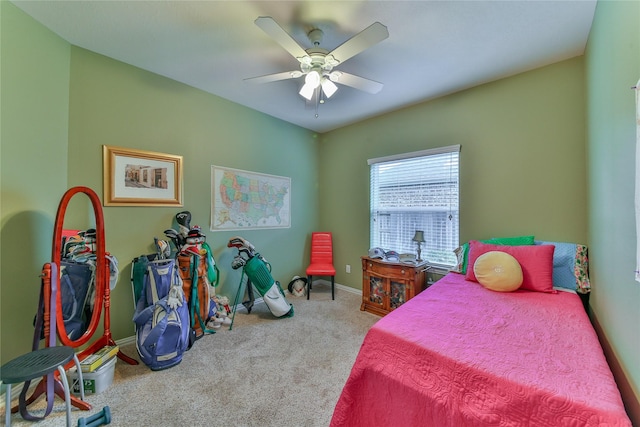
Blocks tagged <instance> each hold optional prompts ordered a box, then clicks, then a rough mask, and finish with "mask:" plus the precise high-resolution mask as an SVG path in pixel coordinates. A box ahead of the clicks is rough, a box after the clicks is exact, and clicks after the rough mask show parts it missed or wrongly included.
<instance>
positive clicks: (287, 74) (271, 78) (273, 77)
mask: <svg viewBox="0 0 640 427" xmlns="http://www.w3.org/2000/svg"><path fill="white" fill-rule="evenodd" d="M301 75H302V73H301V72H300V71H298V70H295V71H284V72H282V73H275V74H267V75H265V76H258V77H250V78H248V79H244V80H245V81H248V82H251V83H271V82H277V81H280V80H287V79H297V78H298V77H300V76H301Z"/></svg>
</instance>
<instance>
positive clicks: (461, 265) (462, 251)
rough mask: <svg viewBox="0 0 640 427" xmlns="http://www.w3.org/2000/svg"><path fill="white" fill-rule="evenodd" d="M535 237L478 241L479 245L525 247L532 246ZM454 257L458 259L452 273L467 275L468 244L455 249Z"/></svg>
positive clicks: (494, 238) (496, 238)
mask: <svg viewBox="0 0 640 427" xmlns="http://www.w3.org/2000/svg"><path fill="white" fill-rule="evenodd" d="M534 240H535V237H534V236H516V237H493V238H491V239H487V240H480V242H481V243H490V244H493V245H505V246H525V245H533V244H534ZM454 252H455V254H456V256H457V257H458V264H457V266H456V267H457V268H456V269H454V271H458V272H459V273H462V274H466V273H467V262H468V260H469V242H467V243H465V244H464V245H462V246H460V247H459V248H457V249H456V250H455V251H454Z"/></svg>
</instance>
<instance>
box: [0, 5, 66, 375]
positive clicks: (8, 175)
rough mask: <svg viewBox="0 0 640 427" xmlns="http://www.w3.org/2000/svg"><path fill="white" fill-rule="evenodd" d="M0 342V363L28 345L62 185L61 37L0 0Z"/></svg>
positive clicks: (63, 70)
mask: <svg viewBox="0 0 640 427" xmlns="http://www.w3.org/2000/svg"><path fill="white" fill-rule="evenodd" d="M0 38H1V41H0V53H1V55H0V57H1V66H0V67H1V68H0V73H1V75H2V80H1V86H0V92H1V96H0V111H1V112H2V115H1V118H0V120H1V126H0V129H1V131H0V141H1V145H0V162H1V167H0V171H1V175H0V183H1V184H0V185H1V195H0V200H1V202H0V217H1V220H0V221H1V222H0V227H1V229H0V254H1V255H0V263H1V266H2V268H1V272H0V281H1V282H0V283H1V286H2V287H1V288H0V307H1V308H0V331H1V335H0V342H1V343H2V344H1V346H0V347H1V350H2V352H1V359H0V361H2V363H4V362H5V361H7V360H9V358H10V357H12V356H16V355H18V354H21V353H25V352H27V351H29V350H30V349H31V338H32V337H33V326H31V324H32V323H31V322H32V320H33V316H34V315H35V313H36V309H37V306H38V296H39V292H40V279H39V277H38V276H39V275H40V272H41V270H42V266H43V264H44V263H45V262H47V261H48V260H49V259H50V258H51V234H52V230H53V221H54V219H55V214H56V210H57V207H58V202H59V200H60V196H61V195H62V192H63V191H64V190H65V189H66V187H67V139H68V137H67V123H68V119H69V57H70V47H69V44H68V43H67V42H65V41H63V40H62V39H60V38H59V37H58V36H56V35H55V34H53V33H52V32H50V31H49V30H47V29H45V28H44V27H43V26H42V25H40V24H38V23H36V22H35V21H34V20H33V19H32V18H30V17H29V16H27V15H26V14H24V13H23V12H22V11H21V10H19V9H18V8H16V7H15V6H14V5H13V4H11V3H9V2H7V1H1V2H0Z"/></svg>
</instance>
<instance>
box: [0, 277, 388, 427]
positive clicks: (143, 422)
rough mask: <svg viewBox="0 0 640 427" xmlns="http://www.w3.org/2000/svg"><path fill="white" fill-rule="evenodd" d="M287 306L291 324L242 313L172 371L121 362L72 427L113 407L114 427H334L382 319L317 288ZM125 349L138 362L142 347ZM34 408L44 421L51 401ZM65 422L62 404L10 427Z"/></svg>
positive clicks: (351, 296)
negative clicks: (359, 359)
mask: <svg viewBox="0 0 640 427" xmlns="http://www.w3.org/2000/svg"><path fill="white" fill-rule="evenodd" d="M287 299H288V301H289V302H290V303H292V304H293V306H294V310H295V314H294V316H293V317H291V318H286V319H277V318H275V317H273V315H272V314H271V313H270V312H269V310H268V309H267V307H266V306H265V305H264V304H258V305H256V306H254V308H253V309H252V311H251V314H247V312H246V311H243V310H238V312H237V313H236V317H235V322H234V325H233V329H232V330H228V328H223V329H220V330H219V331H218V332H217V333H216V334H213V335H209V336H205V337H204V338H202V339H201V340H199V341H197V342H196V343H195V345H194V347H193V348H192V349H191V350H189V351H188V352H186V353H185V355H184V357H183V360H182V363H180V364H179V365H177V366H175V367H173V368H170V369H167V370H164V371H156V372H154V371H151V370H150V369H149V368H147V367H146V366H145V365H143V364H140V365H137V366H131V365H127V364H125V363H124V362H122V361H120V360H118V362H117V363H116V367H115V375H114V382H113V384H112V385H111V386H110V387H109V388H108V389H107V390H105V391H103V392H102V393H99V394H96V395H89V396H87V398H86V400H87V401H88V402H89V403H90V404H91V405H92V406H93V409H92V410H91V411H80V410H78V409H76V408H73V410H72V417H73V424H72V425H73V426H77V425H78V419H79V418H81V417H89V416H90V415H92V414H94V413H96V412H98V411H99V410H101V409H102V408H103V407H104V406H106V405H108V406H109V408H110V410H111V415H112V421H111V424H110V425H113V426H185V427H186V426H207V427H210V426H220V427H234V426H263V427H264V426H287V427H288V426H291V427H300V426H305V427H307V426H321V427H324V426H328V425H329V421H330V420H331V416H332V414H333V409H334V407H335V404H336V402H337V400H338V397H339V395H340V391H341V390H342V387H343V386H344V383H345V381H346V379H347V377H348V375H349V372H350V370H351V367H352V365H353V362H354V361H355V357H356V355H357V353H358V350H359V349H360V345H361V344H362V340H363V339H364V335H365V334H366V331H367V330H368V329H369V328H370V327H371V326H372V325H373V324H374V323H375V322H376V321H377V320H378V319H379V317H378V316H375V315H372V314H369V313H366V312H362V311H360V302H361V297H360V296H359V295H358V294H355V293H352V292H347V291H344V290H341V289H336V299H335V301H332V300H331V289H330V287H329V286H326V285H324V284H315V285H314V288H313V291H312V292H311V299H310V300H309V301H307V300H306V297H294V296H291V295H288V296H287ZM132 329H133V324H132ZM122 350H123V351H124V352H125V353H126V354H127V355H129V356H132V357H136V358H137V356H138V355H137V352H136V349H135V344H129V345H125V346H123V347H122ZM12 394H13V395H14V396H17V395H18V394H19V389H16V390H14V391H13V393H12ZM3 398H4V396H3ZM14 402H16V401H15V400H14ZM32 407H33V409H34V410H33V412H35V413H36V414H37V413H38V408H41V409H40V413H41V411H42V408H44V399H42V398H41V400H40V401H38V402H36V403H34V405H32ZM65 419H66V417H65V409H64V403H63V402H62V400H61V399H56V404H55V406H54V410H53V413H52V414H50V415H49V416H48V417H47V418H46V419H45V420H44V421H42V422H39V423H37V424H33V423H30V422H26V421H24V420H23V419H22V418H21V417H20V415H18V414H14V415H13V417H12V425H15V426H33V425H37V426H38V427H41V426H63V425H65ZM2 420H4V411H2Z"/></svg>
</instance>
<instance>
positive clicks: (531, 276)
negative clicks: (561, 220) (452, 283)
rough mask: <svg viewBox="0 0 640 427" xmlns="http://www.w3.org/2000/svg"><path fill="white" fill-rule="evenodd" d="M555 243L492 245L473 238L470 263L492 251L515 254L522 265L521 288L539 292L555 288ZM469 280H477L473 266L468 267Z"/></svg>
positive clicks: (467, 277) (470, 243)
mask: <svg viewBox="0 0 640 427" xmlns="http://www.w3.org/2000/svg"><path fill="white" fill-rule="evenodd" d="M554 249H555V247H554V246H553V245H526V246H506V245H492V244H485V243H482V242H478V241H477V240H472V241H470V242H469V265H470V266H473V265H474V264H475V262H476V260H477V259H478V257H479V256H480V255H482V254H484V253H487V252H490V251H501V252H506V253H508V254H509V255H511V256H513V257H514V258H515V259H516V260H517V261H518V263H519V264H520V267H522V285H521V286H520V288H521V289H527V290H530V291H537V292H554V290H553V251H554ZM466 279H467V280H473V281H474V282H477V281H478V280H477V278H476V275H475V274H474V272H473V267H472V268H468V269H467V273H466Z"/></svg>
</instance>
